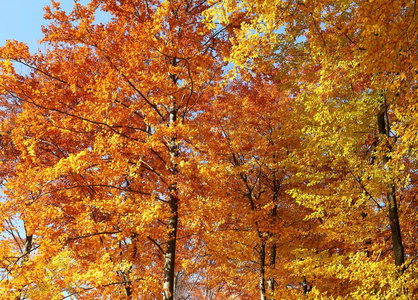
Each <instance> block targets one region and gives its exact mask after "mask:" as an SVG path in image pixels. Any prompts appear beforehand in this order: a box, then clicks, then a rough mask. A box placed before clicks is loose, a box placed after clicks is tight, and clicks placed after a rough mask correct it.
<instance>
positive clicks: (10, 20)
mask: <svg viewBox="0 0 418 300" xmlns="http://www.w3.org/2000/svg"><path fill="white" fill-rule="evenodd" d="M60 2H61V6H62V8H63V9H65V10H67V11H68V10H70V9H71V8H72V6H73V2H74V1H73V0H62V1H60ZM82 2H85V1H82ZM50 3H51V2H50V0H0V46H3V45H4V44H5V43H6V40H9V39H14V40H17V41H20V42H26V43H27V44H28V46H29V49H30V52H32V53H33V52H35V51H36V49H37V48H38V44H37V41H38V40H40V39H42V37H43V35H42V31H41V26H42V25H46V24H47V22H46V20H44V19H43V15H44V11H43V8H44V7H45V6H46V5H49V4H50Z"/></svg>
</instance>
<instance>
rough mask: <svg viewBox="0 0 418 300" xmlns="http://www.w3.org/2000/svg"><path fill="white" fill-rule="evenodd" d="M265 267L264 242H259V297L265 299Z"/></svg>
mask: <svg viewBox="0 0 418 300" xmlns="http://www.w3.org/2000/svg"><path fill="white" fill-rule="evenodd" d="M265 268H266V244H264V242H261V247H260V299H261V300H266V283H265V281H266V280H265V271H266V270H265Z"/></svg>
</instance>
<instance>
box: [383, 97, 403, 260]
mask: <svg viewBox="0 0 418 300" xmlns="http://www.w3.org/2000/svg"><path fill="white" fill-rule="evenodd" d="M384 99H385V97H384ZM377 124H378V128H379V133H380V134H382V135H385V136H386V137H388V138H389V137H390V134H389V133H390V126H389V117H388V114H387V105H386V99H385V103H384V106H383V109H382V111H381V112H380V113H379V114H378V115H377ZM390 151H391V147H390V145H388V152H390ZM389 160H390V156H389V155H387V154H385V155H384V157H383V168H384V169H385V170H386V171H388V172H390V168H389V166H388V162H389ZM386 200H387V207H388V214H389V220H390V231H391V235H392V246H393V256H394V258H395V265H396V266H401V265H403V263H404V262H405V257H404V247H403V243H402V236H401V227H400V224H399V212H398V204H397V201H396V187H395V185H394V184H393V182H390V183H388V185H387V193H386Z"/></svg>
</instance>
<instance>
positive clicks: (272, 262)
mask: <svg viewBox="0 0 418 300" xmlns="http://www.w3.org/2000/svg"><path fill="white" fill-rule="evenodd" d="M275 265H276V244H273V245H272V246H271V253H270V268H271V269H274V266H275ZM268 290H269V293H271V294H272V293H274V277H270V278H269V280H268Z"/></svg>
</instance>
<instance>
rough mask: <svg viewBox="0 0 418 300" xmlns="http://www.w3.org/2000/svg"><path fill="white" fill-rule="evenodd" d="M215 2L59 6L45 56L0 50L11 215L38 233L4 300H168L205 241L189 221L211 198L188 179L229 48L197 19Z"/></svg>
mask: <svg viewBox="0 0 418 300" xmlns="http://www.w3.org/2000/svg"><path fill="white" fill-rule="evenodd" d="M207 7H208V6H207V4H206V3H205V2H202V1H147V0H144V1H135V0H132V1H119V2H118V3H116V2H115V1H104V0H92V1H91V2H90V3H89V4H87V5H81V4H80V3H78V2H75V4H74V8H73V10H72V11H71V12H68V13H67V12H65V11H63V10H61V8H60V6H59V3H57V2H52V7H46V14H45V18H46V19H48V20H50V24H49V25H48V26H47V27H45V28H44V29H43V30H44V34H45V38H44V39H43V41H42V42H43V43H45V44H47V48H46V50H45V51H44V52H37V53H35V54H33V55H31V54H30V53H29V51H28V49H27V47H26V46H25V45H24V44H23V43H19V42H16V41H9V42H8V43H7V44H6V45H5V46H4V47H2V48H1V49H0V58H1V59H2V65H1V67H2V70H1V78H0V91H1V101H2V107H3V109H2V114H3V115H4V117H3V118H2V120H3V123H2V136H3V141H4V143H7V147H8V149H9V148H10V151H12V152H13V153H9V152H10V151H6V150H5V151H4V153H2V155H3V159H4V160H5V161H6V160H7V159H8V157H11V158H10V161H7V162H6V163H5V164H4V167H5V169H4V170H5V172H6V173H7V178H6V182H5V194H6V196H7V201H6V202H5V203H3V204H2V211H3V212H4V214H5V218H7V217H8V216H12V214H13V213H15V214H16V212H17V215H18V216H19V217H20V219H21V220H23V222H24V225H25V228H26V230H27V233H28V235H27V236H28V238H26V241H29V237H30V239H31V246H30V249H28V250H27V251H26V250H25V252H24V253H23V254H22V256H26V257H25V259H24V262H23V263H17V262H18V260H19V259H17V260H16V263H15V264H14V265H13V270H6V274H5V278H4V280H2V281H1V283H0V284H1V285H2V286H1V287H0V290H2V292H3V290H4V295H6V296H5V297H8V299H12V298H13V297H15V298H19V299H23V298H24V297H29V298H31V297H32V298H33V297H35V298H36V297H41V298H43V299H61V298H63V297H70V296H71V295H73V296H74V297H77V299H93V298H97V299H99V298H100V299H115V298H126V299H137V298H138V297H141V298H144V299H145V298H146V299H152V298H157V297H161V294H163V295H162V297H163V299H167V300H168V299H173V297H174V284H175V282H174V281H175V276H176V272H181V269H182V268H183V265H184V264H183V262H184V261H187V260H188V259H193V257H191V256H192V255H193V253H194V251H193V250H194V248H195V247H198V246H199V245H198V244H196V243H194V242H193V240H192V239H191V238H190V237H191V236H193V235H194V234H196V233H198V231H199V230H200V227H199V226H198V225H196V223H195V222H194V221H193V218H194V215H193V214H192V213H189V212H192V211H193V209H194V208H195V207H199V206H201V205H202V204H201V201H203V198H202V197H199V186H200V184H199V183H198V182H197V183H195V181H194V178H193V176H191V175H190V174H193V172H191V171H190V170H193V169H196V165H194V164H195V163H196V162H197V161H196V160H190V158H191V157H192V156H193V144H194V141H193V137H194V136H196V134H195V132H196V131H198V129H199V123H198V122H197V118H196V117H197V116H198V115H199V114H201V113H202V112H203V111H205V110H206V107H207V106H208V105H209V104H210V101H211V99H212V98H213V95H215V94H216V93H217V89H218V86H219V81H220V79H221V75H222V72H223V67H224V65H225V63H224V61H223V57H222V56H223V53H224V52H225V51H227V50H228V49H229V47H228V40H227V36H228V31H226V29H225V28H223V27H219V26H218V27H216V28H213V29H210V28H209V27H207V26H206V25H205V24H204V22H202V12H203V11H204V10H205V9H206V8H207ZM97 14H101V15H102V16H104V18H105V19H106V21H103V22H100V20H96V19H95V18H96V15H97ZM19 64H20V65H23V66H24V67H25V72H24V73H23V74H18V73H16V72H15V69H14V66H15V65H19ZM26 70H27V71H26ZM6 152H7V153H6ZM35 249H36V250H35ZM6 250H7V249H5V250H2V251H6ZM10 251H11V250H10ZM10 251H9V252H10ZM29 253H30V255H29ZM63 253H65V255H63ZM17 255H18V254H16V255H15V256H17ZM4 257H5V255H3V254H2V258H4ZM63 257H65V259H66V261H63V259H64V258H63ZM20 261H22V259H20ZM58 261H61V262H62V263H61V265H60V264H58V265H60V266H57V262H58ZM176 262H179V263H176ZM48 266H50V267H48ZM63 266H65V267H63ZM54 268H64V270H60V271H57V270H56V269H54ZM48 272H52V273H53V272H57V273H59V274H60V276H59V278H56V279H54V280H53V285H54V287H53V288H43V286H45V280H46V278H48V274H49V273H48ZM49 277H50V276H49ZM40 291H42V292H43V294H42V296H36V295H40V294H37V293H39V292H40Z"/></svg>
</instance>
